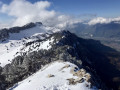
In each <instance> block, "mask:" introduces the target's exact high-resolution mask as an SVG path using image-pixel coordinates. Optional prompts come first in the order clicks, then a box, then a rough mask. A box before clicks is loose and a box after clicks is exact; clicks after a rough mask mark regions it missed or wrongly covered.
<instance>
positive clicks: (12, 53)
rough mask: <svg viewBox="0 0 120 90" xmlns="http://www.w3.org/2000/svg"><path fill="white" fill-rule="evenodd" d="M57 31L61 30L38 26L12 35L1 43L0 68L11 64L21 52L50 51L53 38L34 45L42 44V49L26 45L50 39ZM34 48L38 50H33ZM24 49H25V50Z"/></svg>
mask: <svg viewBox="0 0 120 90" xmlns="http://www.w3.org/2000/svg"><path fill="white" fill-rule="evenodd" d="M57 31H60V30H59V29H56V28H54V27H47V26H44V25H39V24H36V26H35V27H32V28H29V29H25V30H21V31H20V32H19V33H10V34H9V37H8V39H6V40H5V41H0V66H2V67H3V66H5V65H6V64H8V63H10V62H11V61H12V59H14V58H15V57H16V56H18V55H20V53H19V52H28V50H29V48H30V49H32V50H31V52H32V51H35V50H40V49H47V50H48V49H50V48H51V46H50V44H49V43H50V42H51V43H52V42H53V38H52V39H51V40H46V41H43V42H41V43H39V42H37V43H34V44H35V45H38V44H40V47H36V46H35V45H33V44H32V45H31V46H28V47H25V45H26V44H27V43H29V42H32V41H36V40H43V39H45V38H46V37H49V36H50V34H52V33H54V32H57ZM32 46H34V47H36V48H32ZM23 48H25V49H24V50H23Z"/></svg>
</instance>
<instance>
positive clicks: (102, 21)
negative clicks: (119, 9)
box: [88, 17, 120, 25]
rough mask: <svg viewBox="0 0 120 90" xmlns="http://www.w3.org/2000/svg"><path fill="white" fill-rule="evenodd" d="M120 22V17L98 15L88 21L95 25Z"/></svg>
mask: <svg viewBox="0 0 120 90" xmlns="http://www.w3.org/2000/svg"><path fill="white" fill-rule="evenodd" d="M113 21H114V22H120V17H117V18H103V17H97V18H94V19H92V20H90V21H89V22H88V24H89V25H95V24H98V23H100V24H105V23H110V22H113Z"/></svg>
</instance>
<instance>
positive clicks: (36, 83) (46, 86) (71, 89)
mask: <svg viewBox="0 0 120 90" xmlns="http://www.w3.org/2000/svg"><path fill="white" fill-rule="evenodd" d="M73 69H75V71H73ZM80 70H81V71H84V69H79V68H78V67H77V66H76V65H74V64H72V63H69V62H62V61H56V62H52V63H51V64H48V65H46V66H44V67H43V68H42V69H40V70H39V71H38V72H36V73H35V74H33V75H31V76H29V77H28V78H27V79H25V80H23V81H21V82H18V83H17V84H16V85H14V86H13V87H12V88H10V89H9V90H90V89H96V88H95V87H91V83H90V82H87V80H86V79H87V77H85V76H81V81H80V82H77V80H79V79H78V78H80V77H78V76H76V75H73V72H78V71H80ZM84 74H85V75H87V74H89V73H84ZM70 80H76V82H77V83H75V84H72V83H71V82H70Z"/></svg>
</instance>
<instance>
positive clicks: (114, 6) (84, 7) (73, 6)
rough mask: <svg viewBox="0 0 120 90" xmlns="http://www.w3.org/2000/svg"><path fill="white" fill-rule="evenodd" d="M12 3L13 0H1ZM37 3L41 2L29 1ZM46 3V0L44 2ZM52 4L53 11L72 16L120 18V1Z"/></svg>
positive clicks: (61, 0) (83, 0)
mask: <svg viewBox="0 0 120 90" xmlns="http://www.w3.org/2000/svg"><path fill="white" fill-rule="evenodd" d="M1 1H2V2H3V3H7V4H8V3H10V2H11V1H12V0H1ZM27 1H29V2H32V3H34V2H36V1H40V0H27ZM42 1H46V0H42ZM47 1H49V2H51V3H52V5H51V9H53V10H56V11H58V12H61V13H65V14H71V15H80V16H82V15H83V16H84V15H89V14H90V15H97V16H101V17H118V16H120V10H119V9H120V0H47Z"/></svg>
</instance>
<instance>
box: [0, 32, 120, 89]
mask: <svg viewBox="0 0 120 90" xmlns="http://www.w3.org/2000/svg"><path fill="white" fill-rule="evenodd" d="M45 35H46V34H45ZM43 36H44V35H43ZM46 44H47V45H46ZM17 54H18V55H17V56H16V57H15V58H14V59H13V60H12V62H11V63H10V64H7V65H5V66H4V67H2V68H1V69H0V70H1V73H0V78H2V77H4V78H2V80H1V81H0V87H1V89H5V88H8V87H11V86H12V85H13V84H15V83H17V82H18V81H21V80H23V79H25V78H27V77H29V76H30V75H31V74H33V73H35V72H36V71H38V70H39V69H41V68H42V67H43V66H44V65H46V64H48V63H51V62H54V61H58V60H62V61H65V62H66V61H68V62H71V63H74V64H75V65H77V66H78V67H79V68H84V69H85V70H86V71H87V72H89V73H90V75H91V81H90V82H91V83H92V84H93V85H94V86H96V87H97V88H100V89H103V90H104V89H105V90H106V89H112V88H113V89H115V90H116V89H118V88H119V86H120V83H119V82H120V81H119V78H120V77H119V76H120V71H119V70H120V68H119V62H120V56H119V55H120V53H119V52H117V51H115V50H113V49H111V48H109V47H106V46H104V45H102V44H101V43H100V42H99V41H94V40H89V39H88V40H86V39H82V38H79V37H77V36H76V35H75V34H72V33H70V32H69V31H60V32H56V33H52V34H49V35H48V36H47V37H45V38H44V39H42V40H41V39H39V38H38V39H37V40H34V41H30V42H28V43H26V44H24V48H22V49H21V51H19V52H17ZM113 54H114V55H113ZM115 56H116V57H117V58H116V57H115ZM74 74H75V75H78V74H77V73H74ZM116 78H117V79H116Z"/></svg>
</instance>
